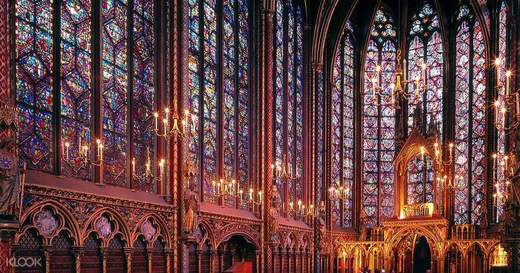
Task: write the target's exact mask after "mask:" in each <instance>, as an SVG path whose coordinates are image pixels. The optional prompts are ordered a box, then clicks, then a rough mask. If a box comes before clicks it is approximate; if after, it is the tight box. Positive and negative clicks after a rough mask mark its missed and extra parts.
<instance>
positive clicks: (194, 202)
mask: <svg viewBox="0 0 520 273" xmlns="http://www.w3.org/2000/svg"><path fill="white" fill-rule="evenodd" d="M188 178H189V180H188V181H189V182H188V188H187V189H186V190H185V191H184V233H185V234H189V235H192V234H194V232H195V230H196V229H197V216H198V213H199V209H200V203H199V198H198V194H197V192H196V191H195V181H194V179H195V176H194V175H193V176H188Z"/></svg>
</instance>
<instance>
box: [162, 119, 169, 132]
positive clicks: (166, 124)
mask: <svg viewBox="0 0 520 273" xmlns="http://www.w3.org/2000/svg"><path fill="white" fill-rule="evenodd" d="M163 124H164V134H165V135H166V134H167V133H168V119H167V118H163Z"/></svg>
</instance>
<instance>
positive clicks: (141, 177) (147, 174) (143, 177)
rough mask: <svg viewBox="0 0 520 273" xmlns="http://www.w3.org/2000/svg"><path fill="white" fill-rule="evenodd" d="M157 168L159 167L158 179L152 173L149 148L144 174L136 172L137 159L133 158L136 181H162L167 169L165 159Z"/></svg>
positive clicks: (133, 172) (133, 171)
mask: <svg viewBox="0 0 520 273" xmlns="http://www.w3.org/2000/svg"><path fill="white" fill-rule="evenodd" d="M157 166H158V167H159V176H158V177H156V176H155V175H154V173H153V171H152V159H151V156H150V148H147V151H146V161H145V163H144V167H145V170H144V173H140V172H137V171H136V160H135V157H134V158H132V177H133V179H134V180H138V181H152V180H156V181H162V180H163V177H164V174H165V167H166V160H165V159H164V158H161V159H160V160H159V162H158V163H157Z"/></svg>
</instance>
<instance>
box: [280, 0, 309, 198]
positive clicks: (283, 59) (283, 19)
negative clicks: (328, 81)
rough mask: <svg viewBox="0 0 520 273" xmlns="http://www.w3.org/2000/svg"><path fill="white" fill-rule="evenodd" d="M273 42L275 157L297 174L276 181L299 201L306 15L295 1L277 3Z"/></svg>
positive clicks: (301, 189)
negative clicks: (304, 18) (290, 177)
mask: <svg viewBox="0 0 520 273" xmlns="http://www.w3.org/2000/svg"><path fill="white" fill-rule="evenodd" d="M273 46H274V55H273V60H274V69H273V71H274V79H275V80H274V82H273V90H274V95H273V97H274V106H273V108H274V109H273V113H274V118H273V123H274V124H273V128H274V132H273V140H274V145H273V147H274V148H273V149H274V150H273V157H274V160H275V162H277V163H278V164H280V165H281V166H282V167H283V168H284V169H285V170H286V171H287V173H290V174H291V175H292V176H293V177H297V179H291V181H282V180H283V179H278V181H276V185H277V186H278V190H279V192H280V193H284V192H285V190H287V192H288V196H289V197H290V198H291V199H290V200H287V202H293V203H294V204H296V202H297V201H298V200H301V199H302V198H303V182H302V181H303V180H302V179H301V178H302V174H303V15H302V11H301V8H300V6H299V5H297V4H295V3H293V1H279V2H277V4H276V13H275V34H274V45H273ZM284 185H287V189H284ZM281 196H282V198H283V196H284V194H281Z"/></svg>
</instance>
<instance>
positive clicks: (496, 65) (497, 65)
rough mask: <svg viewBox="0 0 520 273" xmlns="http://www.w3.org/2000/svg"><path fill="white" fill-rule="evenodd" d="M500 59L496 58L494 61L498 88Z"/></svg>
mask: <svg viewBox="0 0 520 273" xmlns="http://www.w3.org/2000/svg"><path fill="white" fill-rule="evenodd" d="M500 63H501V61H500V58H496V59H495V69H496V71H497V82H498V86H500Z"/></svg>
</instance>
